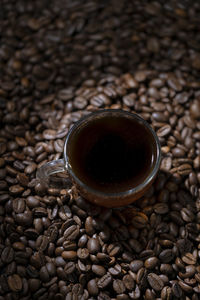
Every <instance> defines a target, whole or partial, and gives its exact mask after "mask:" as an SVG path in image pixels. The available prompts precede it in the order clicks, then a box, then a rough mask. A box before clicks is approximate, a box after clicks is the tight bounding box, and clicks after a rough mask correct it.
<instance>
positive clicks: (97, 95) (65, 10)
mask: <svg viewBox="0 0 200 300" xmlns="http://www.w3.org/2000/svg"><path fill="white" fill-rule="evenodd" d="M199 15H200V3H199V2H198V1H183V0H179V1H173V0H170V1H162V0H160V1H158V0H156V1H145V0H136V1H128V0H102V1H97V0H96V1H95V0H89V1H81V0H73V1H70V0H59V1H56V0H42V1H41V0H35V1H26V0H18V1H12V0H2V1H1V10H0V28H1V29H0V30H1V44H0V75H1V76H0V300H12V299H13V300H17V299H20V300H28V299H33V300H34V299H38V300H46V299H49V300H51V299H53V300H62V299H66V300H70V299H73V300H75V299H80V300H82V299H88V300H93V299H97V300H103V299H105V300H107V299H108V300H109V299H110V300H114V299H117V300H128V299H146V300H153V299H157V300H160V299H161V300H168V299H185V300H190V299H192V300H198V299H200V265H199V262H200V188H199V186H200V81H199V78H200V54H199V53H200V39H199V34H198V32H199V26H200V18H199ZM102 108H116V109H124V110H128V111H132V112H136V113H137V114H139V115H141V116H142V117H143V118H144V119H145V120H147V121H148V122H149V123H150V124H151V125H152V127H153V128H154V129H155V131H156V132H157V135H158V137H159V139H160V142H161V147H162V162H161V170H160V173H159V175H158V177H157V179H156V181H155V183H154V185H153V186H152V187H151V188H150V190H149V191H148V192H147V194H146V195H145V196H144V197H143V198H142V199H140V200H138V201H137V202H136V203H134V204H133V205H131V206H130V207H124V208H120V209H105V208H100V207H97V206H94V205H91V204H89V203H88V202H87V201H86V200H85V199H83V198H82V197H80V195H79V194H78V193H77V191H76V189H75V187H74V186H73V185H72V184H71V183H70V181H68V183H66V188H49V189H45V188H44V187H43V186H42V185H41V184H40V183H38V182H37V180H36V178H35V177H36V176H35V175H36V171H37V168H38V167H40V166H41V165H43V164H44V163H45V162H47V161H51V160H53V159H59V158H62V155H63V154H62V152H63V143H64V139H65V137H66V134H67V132H68V130H69V128H70V127H71V126H72V125H73V124H74V123H75V122H76V121H77V120H79V119H80V117H82V116H83V115H86V114H88V113H90V112H92V111H94V110H97V109H102Z"/></svg>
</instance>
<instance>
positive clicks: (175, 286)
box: [172, 282, 183, 298]
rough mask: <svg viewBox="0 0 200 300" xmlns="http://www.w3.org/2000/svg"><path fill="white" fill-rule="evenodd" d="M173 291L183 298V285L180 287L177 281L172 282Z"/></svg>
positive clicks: (176, 295) (175, 294)
mask: <svg viewBox="0 0 200 300" xmlns="http://www.w3.org/2000/svg"><path fill="white" fill-rule="evenodd" d="M172 293H173V295H174V296H175V297H177V298H181V297H182V295H183V292H182V290H181V287H180V285H179V284H178V283H177V282H175V283H173V284H172Z"/></svg>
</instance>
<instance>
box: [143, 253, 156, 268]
mask: <svg viewBox="0 0 200 300" xmlns="http://www.w3.org/2000/svg"><path fill="white" fill-rule="evenodd" d="M158 263H159V260H158V258H157V257H155V256H154V257H150V258H148V259H146V260H145V262H144V266H145V268H147V269H150V270H151V269H154V268H155V267H156V266H157V265H158Z"/></svg>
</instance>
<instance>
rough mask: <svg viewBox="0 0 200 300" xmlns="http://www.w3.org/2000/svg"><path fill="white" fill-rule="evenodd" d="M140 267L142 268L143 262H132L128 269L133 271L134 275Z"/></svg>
mask: <svg viewBox="0 0 200 300" xmlns="http://www.w3.org/2000/svg"><path fill="white" fill-rule="evenodd" d="M142 267H143V261H141V260H133V261H132V262H131V263H130V269H131V271H133V272H135V273H136V272H137V271H138V270H139V269H140V268H142Z"/></svg>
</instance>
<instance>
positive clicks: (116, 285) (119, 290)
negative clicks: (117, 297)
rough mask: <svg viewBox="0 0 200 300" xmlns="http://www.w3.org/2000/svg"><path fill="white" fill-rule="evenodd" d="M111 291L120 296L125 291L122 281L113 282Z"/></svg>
mask: <svg viewBox="0 0 200 300" xmlns="http://www.w3.org/2000/svg"><path fill="white" fill-rule="evenodd" d="M113 289H114V291H115V292H116V293H117V294H122V293H123V292H125V290H126V288H125V286H124V283H123V281H122V280H120V279H115V280H113Z"/></svg>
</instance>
